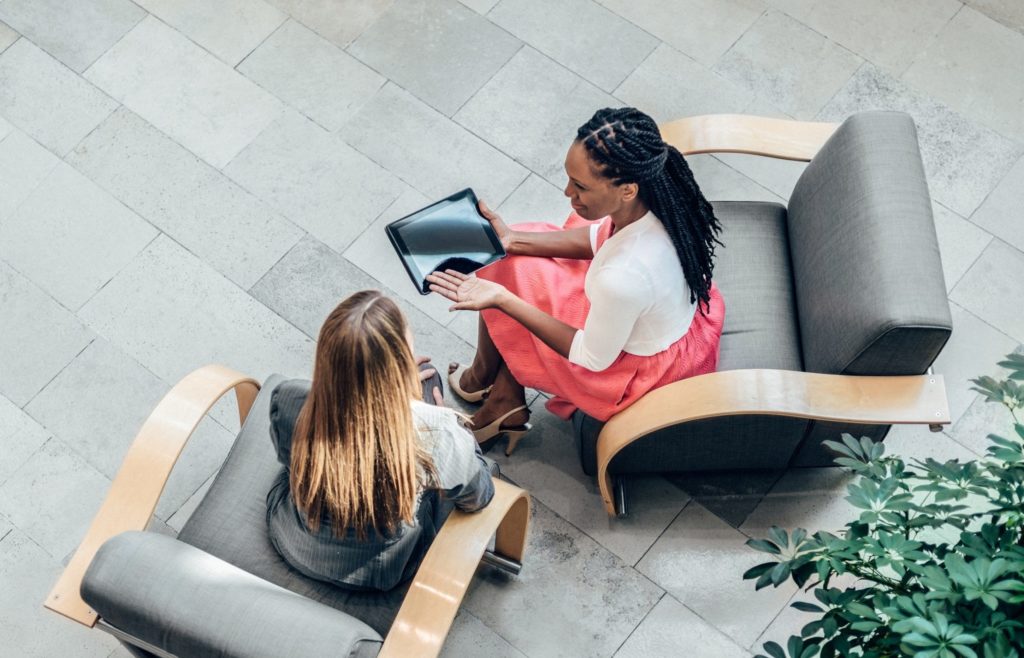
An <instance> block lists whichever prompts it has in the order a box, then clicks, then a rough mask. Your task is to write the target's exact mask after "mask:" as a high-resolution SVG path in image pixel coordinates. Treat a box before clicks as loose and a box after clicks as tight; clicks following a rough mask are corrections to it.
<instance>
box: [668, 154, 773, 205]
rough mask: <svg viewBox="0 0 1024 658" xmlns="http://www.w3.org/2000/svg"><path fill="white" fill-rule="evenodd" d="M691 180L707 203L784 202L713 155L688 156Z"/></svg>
mask: <svg viewBox="0 0 1024 658" xmlns="http://www.w3.org/2000/svg"><path fill="white" fill-rule="evenodd" d="M686 162H687V163H689V165H690V170H691V171H692V172H693V178H694V180H696V181H697V185H699V186H700V191H701V193H703V194H704V197H705V198H706V199H708V200H709V201H771V202H774V203H782V204H785V200H784V199H782V198H781V197H779V196H778V195H777V194H774V193H773V192H771V191H770V190H768V189H766V188H765V187H763V186H761V185H759V184H757V183H755V182H754V181H752V180H750V179H749V178H747V177H746V176H744V175H743V174H741V173H740V172H738V171H736V170H735V169H733V168H732V167H730V166H728V165H726V164H725V163H723V162H722V161H721V160H719V159H718V158H716V157H715V156H713V155H688V156H686Z"/></svg>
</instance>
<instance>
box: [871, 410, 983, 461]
mask: <svg viewBox="0 0 1024 658" xmlns="http://www.w3.org/2000/svg"><path fill="white" fill-rule="evenodd" d="M961 419H962V417H961ZM949 431H950V430H949V429H948V427H947V429H946V431H944V432H932V431H931V430H929V429H928V427H927V426H925V425H893V426H892V429H890V430H889V434H888V435H887V436H886V437H885V453H886V454H887V455H898V456H900V457H902V458H903V460H904V461H905V462H907V463H910V462H912V461H914V460H918V459H919V460H922V461H923V460H925V459H928V458H931V459H934V460H936V461H939V462H946V461H949V460H950V459H959V460H960V461H962V462H963V461H967V460H968V459H976V458H977V457H978V454H976V453H975V452H973V449H968V448H967V447H964V445H961V444H960V443H959V442H957V441H954V440H953V439H951V438H950V437H949V434H947V432H949ZM982 452H984V451H982Z"/></svg>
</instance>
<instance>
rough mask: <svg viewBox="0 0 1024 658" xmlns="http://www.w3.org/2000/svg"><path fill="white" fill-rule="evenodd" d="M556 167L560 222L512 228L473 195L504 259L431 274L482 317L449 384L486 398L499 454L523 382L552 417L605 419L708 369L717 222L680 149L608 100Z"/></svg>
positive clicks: (516, 416)
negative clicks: (560, 182) (541, 395)
mask: <svg viewBox="0 0 1024 658" xmlns="http://www.w3.org/2000/svg"><path fill="white" fill-rule="evenodd" d="M565 170H566V173H567V174H568V177H569V180H568V183H567V185H566V188H565V195H566V196H567V197H569V199H570V201H571V205H572V209H573V213H572V214H571V215H570V216H569V218H568V220H566V222H565V225H564V226H562V227H558V226H554V225H548V224H519V225H516V226H515V229H514V230H513V229H511V228H509V226H507V225H506V224H505V222H504V221H502V219H501V218H500V217H498V216H497V215H496V214H495V213H493V212H492V211H491V210H490V209H488V208H487V206H486V205H484V204H483V202H481V204H480V211H481V213H482V214H483V215H484V217H486V218H487V220H488V221H490V223H491V225H492V226H493V227H494V229H495V231H496V232H497V233H498V236H499V237H500V238H501V241H502V244H503V245H504V247H505V249H506V251H507V252H508V254H509V256H508V257H507V258H505V259H503V260H501V261H498V262H496V263H494V264H493V265H490V266H489V267H486V268H484V269H482V270H479V271H478V272H477V273H476V276H466V275H464V274H460V273H458V272H455V271H452V270H448V271H446V272H435V273H434V274H432V275H430V276H429V277H428V279H429V280H430V282H431V284H432V285H431V289H432V290H433V291H434V292H437V293H440V294H441V295H443V296H445V297H446V298H448V299H449V300H451V301H453V302H455V304H454V305H453V306H452V310H461V309H467V310H479V311H481V313H480V328H479V341H478V346H477V352H476V356H475V357H474V359H473V363H472V365H470V366H462V365H458V364H452V366H451V367H450V369H449V382H450V384H451V387H452V390H454V391H455V392H456V393H457V394H459V395H460V396H461V397H463V398H464V399H466V400H468V401H471V402H479V401H480V400H484V404H483V406H481V407H480V409H479V410H478V411H477V413H476V414H474V416H473V418H472V422H473V427H474V428H476V429H475V430H474V434H475V435H476V438H477V441H478V442H481V443H482V442H485V441H487V440H489V439H492V438H494V437H496V436H498V435H500V434H507V435H508V436H509V446H508V449H507V451H506V452H507V453H511V451H512V449H513V448H514V447H515V443H516V442H517V441H518V440H519V438H520V437H521V436H522V435H523V434H524V433H525V432H526V431H527V430H528V429H529V425H528V424H527V422H526V421H527V420H528V419H529V411H528V409H527V407H526V398H525V391H524V388H523V387H527V386H528V387H531V388H535V389H538V390H541V391H545V392H547V393H551V394H552V395H553V397H552V398H551V399H550V400H549V401H548V403H547V407H548V409H549V410H550V411H551V412H552V413H554V414H556V415H558V416H560V417H561V418H565V419H568V418H569V417H570V416H571V415H572V413H573V411H575V410H576V409H581V410H583V411H584V412H585V413H587V414H588V415H590V416H593V417H594V418H597V419H598V420H607V419H608V418H610V417H611V416H613V415H614V414H616V413H618V412H619V411H621V410H622V409H625V408H626V407H628V406H629V405H630V404H632V403H633V402H635V401H636V400H638V399H639V398H640V397H642V396H643V395H644V394H646V393H647V392H648V391H650V390H652V389H654V388H657V387H659V386H664V385H666V384H669V383H671V382H674V381H678V380H680V379H684V378H686V377H692V376H694V375H699V374H704V373H708V372H713V371H714V370H715V367H716V366H717V364H718V344H719V339H720V337H721V333H722V323H723V321H724V319H725V306H724V304H723V302H722V297H721V295H719V293H718V289H717V288H716V287H715V285H714V283H713V282H712V278H711V275H712V270H713V268H714V255H715V245H716V244H720V243H718V240H717V238H716V236H717V234H718V232H719V230H720V226H719V224H718V220H717V219H715V215H714V211H713V210H712V207H711V204H709V203H708V202H707V200H706V199H705V198H704V195H702V194H701V192H700V189H699V188H698V186H697V183H696V181H694V179H693V173H692V172H691V171H690V168H689V166H688V165H687V164H686V160H685V159H684V158H683V156H682V154H681V153H680V152H679V151H678V150H676V149H675V148H674V147H672V146H670V145H668V144H666V143H665V142H664V141H663V140H662V139H661V133H660V132H659V130H658V126H657V124H656V123H655V122H654V121H653V120H652V119H651V118H650V117H649V116H647V115H646V114H644V113H643V112H640V111H639V110H636V109H634V108H618V109H611V108H606V109H603V110H599V111H598V112H597V113H596V114H594V116H593V118H591V120H590V121H588V122H587V123H585V124H584V125H583V126H581V127H580V129H579V130H578V131H577V133H576V139H575V140H574V141H573V143H572V145H571V146H570V147H569V151H568V153H567V154H566V158H565Z"/></svg>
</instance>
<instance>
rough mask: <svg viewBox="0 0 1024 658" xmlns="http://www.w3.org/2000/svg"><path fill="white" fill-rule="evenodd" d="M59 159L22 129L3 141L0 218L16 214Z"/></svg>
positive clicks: (0, 160) (0, 165)
mask: <svg viewBox="0 0 1024 658" xmlns="http://www.w3.org/2000/svg"><path fill="white" fill-rule="evenodd" d="M58 162H60V160H59V159H58V158H57V157H56V156H54V155H53V154H52V153H50V152H49V151H47V150H46V149H45V148H43V147H42V146H40V145H39V144H38V143H37V142H36V141H35V140H33V139H32V138H31V137H29V136H28V135H26V134H25V133H23V132H21V131H20V130H17V129H13V130H12V132H11V133H10V134H9V135H7V137H6V138H4V139H3V141H0V221H3V220H5V219H7V218H8V217H10V216H11V215H12V214H14V211H15V210H16V209H17V208H18V206H20V205H21V204H22V202H23V201H24V200H25V199H27V198H28V196H29V195H30V194H31V193H32V190H34V189H35V188H36V185H38V184H39V183H40V182H41V181H42V180H43V179H44V178H46V176H47V174H49V173H50V171H52V170H53V168H54V167H56V166H57V163H58Z"/></svg>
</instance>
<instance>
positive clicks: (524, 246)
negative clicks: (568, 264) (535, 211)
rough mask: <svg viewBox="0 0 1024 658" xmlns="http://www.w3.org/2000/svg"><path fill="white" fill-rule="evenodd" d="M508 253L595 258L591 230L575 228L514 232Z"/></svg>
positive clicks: (584, 258) (546, 256) (549, 256)
mask: <svg viewBox="0 0 1024 658" xmlns="http://www.w3.org/2000/svg"><path fill="white" fill-rule="evenodd" d="M507 251H508V253H510V254H513V255H517V256H541V257H545V258H575V259H580V260H586V259H590V258H593V257H594V252H593V250H592V249H591V247H590V229H589V228H575V229H568V230H565V231H515V230H513V231H512V236H511V240H510V242H509V246H508V249H507Z"/></svg>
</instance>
